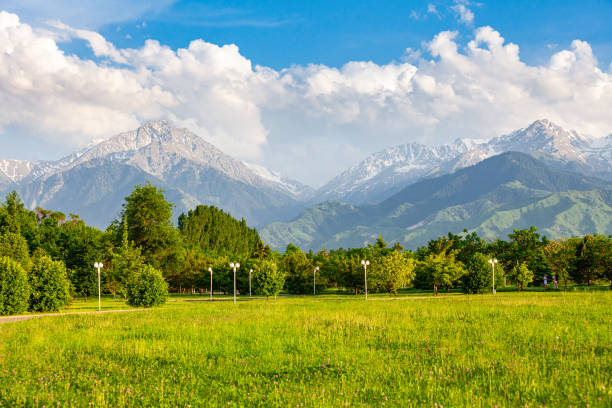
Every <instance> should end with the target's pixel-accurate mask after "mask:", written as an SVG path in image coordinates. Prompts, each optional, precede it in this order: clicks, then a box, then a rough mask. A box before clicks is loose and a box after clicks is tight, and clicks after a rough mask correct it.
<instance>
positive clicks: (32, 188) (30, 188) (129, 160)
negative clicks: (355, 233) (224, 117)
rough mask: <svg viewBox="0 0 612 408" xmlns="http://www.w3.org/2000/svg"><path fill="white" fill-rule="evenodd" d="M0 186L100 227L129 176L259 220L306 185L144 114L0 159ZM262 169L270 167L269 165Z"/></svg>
mask: <svg viewBox="0 0 612 408" xmlns="http://www.w3.org/2000/svg"><path fill="white" fill-rule="evenodd" d="M0 171H1V172H2V173H0V175H2V176H5V177H4V181H3V179H2V178H0V183H2V184H0V187H3V190H5V191H7V190H10V189H16V190H17V191H18V192H19V193H20V195H21V196H22V199H23V200H24V202H25V203H26V205H27V206H28V207H30V208H34V207H36V206H41V207H44V208H52V209H54V210H59V211H63V212H65V213H69V212H73V213H77V214H79V215H81V216H82V217H83V218H84V219H85V220H86V221H88V222H90V223H92V224H93V225H96V226H99V227H105V226H106V225H108V223H109V222H110V221H112V219H114V218H115V217H116V216H117V214H118V213H119V211H120V210H121V205H122V203H123V198H124V197H125V196H126V195H127V194H129V192H130V191H131V190H132V188H133V186H134V185H135V184H142V183H145V182H146V181H151V182H152V183H153V184H155V185H158V186H160V187H162V188H164V189H165V190H166V192H167V195H168V198H169V199H170V201H172V202H174V203H175V204H176V211H175V212H176V213H177V214H178V213H180V212H182V211H184V210H186V209H189V208H193V207H195V206H196V205H197V204H200V203H202V204H212V205H216V206H218V207H221V208H223V209H225V210H226V211H229V212H230V213H231V214H232V215H234V216H236V217H245V218H246V219H247V220H248V221H249V223H251V224H253V225H260V224H263V223H267V222H270V221H273V220H278V219H283V218H286V217H290V216H293V215H295V212H296V211H298V209H300V208H302V207H301V204H300V203H299V201H298V200H299V198H300V196H302V195H306V194H309V193H310V190H309V188H307V187H305V186H303V185H302V184H300V183H298V182H292V181H290V180H286V179H281V178H280V177H276V178H274V177H262V175H261V173H262V172H265V171H266V170H265V169H261V168H259V169H258V171H253V170H252V167H249V166H247V165H246V164H245V163H243V162H241V161H238V160H235V159H233V158H231V157H230V156H228V155H226V154H225V153H223V152H221V151H220V150H219V149H217V148H216V147H215V146H213V145H211V144H210V143H208V142H206V141H205V140H203V139H201V138H200V137H198V136H197V135H195V134H193V133H192V132H190V131H189V130H187V129H178V128H176V127H174V126H172V125H171V124H170V123H169V122H167V121H150V122H147V123H145V124H143V125H142V126H141V127H140V128H138V129H136V130H134V131H130V132H125V133H121V134H119V135H117V136H114V137H112V138H110V139H108V140H105V141H103V142H101V143H98V144H95V145H93V146H91V147H88V148H86V149H83V150H81V151H79V152H77V153H74V154H72V155H69V156H67V157H65V158H62V159H61V160H58V161H43V162H35V163H31V162H23V161H21V162H18V161H8V160H5V161H3V162H0ZM268 173H270V174H272V173H271V172H269V171H268Z"/></svg>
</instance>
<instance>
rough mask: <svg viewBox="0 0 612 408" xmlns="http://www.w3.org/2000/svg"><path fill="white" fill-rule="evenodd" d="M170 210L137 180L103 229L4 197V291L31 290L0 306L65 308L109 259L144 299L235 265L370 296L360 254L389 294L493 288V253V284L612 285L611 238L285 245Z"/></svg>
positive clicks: (201, 215) (255, 281)
mask: <svg viewBox="0 0 612 408" xmlns="http://www.w3.org/2000/svg"><path fill="white" fill-rule="evenodd" d="M172 209H173V205H172V204H171V203H169V202H168V201H167V200H166V199H165V197H164V194H163V191H162V190H160V189H158V188H157V187H155V186H153V185H151V184H149V183H147V184H145V185H142V186H136V187H135V188H134V190H133V191H132V192H131V194H130V195H129V196H128V197H126V198H125V203H124V205H123V209H122V211H121V213H120V214H119V215H118V217H117V218H116V219H115V221H113V223H111V225H109V226H108V228H106V230H104V231H102V230H99V229H97V228H94V227H92V226H88V225H86V224H85V222H84V221H83V220H81V219H80V218H79V217H78V215H75V214H69V215H68V217H66V215H65V214H63V213H61V212H56V211H51V210H45V209H42V208H37V209H35V210H34V211H31V210H28V209H27V208H25V206H24V204H23V202H22V201H21V200H20V198H19V196H18V195H17V193H16V192H12V193H9V194H8V195H7V196H6V199H5V202H4V203H2V205H0V259H1V260H2V261H1V262H0V299H9V298H11V295H10V293H9V292H10V291H13V292H14V291H15V289H11V288H17V287H20V285H21V286H24V289H23V291H22V292H23V293H22V294H21V295H20V297H19V299H20V300H19V301H16V300H15V299H13V300H11V301H10V302H13V303H12V304H17V303H18V304H19V306H10V307H8V306H2V305H6V304H9V303H10V302H9V301H8V300H2V301H0V314H9V313H15V310H17V311H19V312H21V311H24V310H27V309H30V310H57V309H59V308H61V307H63V305H65V304H67V303H68V302H69V301H70V298H71V297H76V296H78V297H84V298H85V299H87V297H88V296H92V295H97V272H96V271H95V270H94V268H93V264H94V262H102V263H103V265H104V267H103V269H102V271H101V280H102V292H103V293H105V294H111V295H113V296H121V297H125V298H128V300H129V301H130V302H131V303H132V304H135V305H143V306H150V305H153V304H158V303H160V302H163V301H164V300H165V296H167V294H166V295H164V293H165V292H167V290H168V289H169V290H170V291H172V292H180V293H186V292H188V293H208V292H209V291H210V272H209V270H212V274H213V291H214V292H224V293H229V292H231V291H232V290H233V271H232V269H231V268H230V266H229V264H230V262H238V263H240V264H241V268H240V271H239V272H238V274H237V287H238V290H239V292H240V293H247V292H248V289H249V281H250V279H249V277H251V281H252V282H251V283H252V286H253V289H254V290H255V292H256V293H260V294H263V295H267V296H274V295H276V294H278V293H279V292H280V291H283V290H284V291H286V292H288V293H293V294H307V293H312V292H313V291H315V290H316V291H317V292H322V291H324V290H326V289H330V288H334V289H336V290H344V291H347V292H351V293H355V294H357V293H362V292H363V291H364V289H365V285H364V284H365V279H364V272H365V271H364V265H362V262H361V261H363V260H368V261H369V263H370V264H369V266H367V268H368V270H367V273H368V290H369V291H378V292H387V293H389V294H396V293H397V291H398V290H400V289H403V288H407V287H415V288H419V289H430V290H433V291H434V293H436V294H437V293H438V291H439V290H450V289H452V288H461V289H462V290H463V291H464V292H466V293H480V292H483V291H485V290H489V289H490V288H491V286H492V273H491V272H492V271H491V268H492V265H491V264H490V262H489V260H493V259H497V260H498V263H497V264H496V265H495V272H496V273H495V275H496V286H503V285H506V284H512V285H516V286H517V287H518V289H519V290H522V289H524V288H526V287H527V286H528V285H542V284H543V282H544V279H545V278H546V279H548V281H549V282H550V283H551V284H552V282H553V281H554V282H558V283H559V285H560V286H561V287H562V288H566V287H567V286H568V285H571V284H589V285H591V284H595V283H597V282H600V281H606V282H610V285H611V286H610V287H611V289H612V238H611V237H609V236H604V235H601V234H593V235H585V236H583V237H574V238H567V239H561V240H549V239H547V238H546V237H545V236H543V235H541V234H540V233H539V232H538V231H537V229H536V228H535V227H531V228H529V229H522V230H515V231H514V232H513V233H512V234H510V235H509V236H508V237H507V239H501V238H500V239H496V240H494V241H491V242H487V241H485V240H484V239H482V238H481V237H479V236H478V235H477V234H476V233H474V232H472V233H468V232H467V231H464V232H463V233H461V234H453V233H449V234H448V235H446V236H442V237H439V238H438V239H435V240H431V241H430V242H429V243H428V244H427V245H424V246H422V247H420V248H418V249H416V250H414V251H411V250H405V249H404V248H402V246H401V245H400V244H399V243H395V244H393V245H387V243H386V242H385V241H384V239H383V238H382V237H379V238H378V239H377V240H376V242H375V243H373V244H369V245H367V246H365V247H362V248H351V249H343V248H340V249H336V250H330V251H328V250H325V249H323V250H320V251H318V252H313V251H308V252H304V251H303V250H302V249H300V248H298V247H296V246H295V245H292V244H289V245H288V246H287V248H286V249H285V251H283V252H280V251H272V250H271V249H270V247H269V246H267V245H265V244H264V243H263V242H262V240H261V239H260V237H259V234H258V233H257V231H256V230H255V229H253V228H249V227H248V226H247V225H246V222H245V221H244V219H243V220H237V219H235V218H233V217H232V216H231V215H230V214H227V213H225V212H224V211H223V210H221V209H218V208H216V207H214V206H204V205H200V206H197V207H196V208H195V209H193V210H190V211H188V212H187V213H185V214H181V215H180V216H179V217H178V225H177V227H175V226H174V225H173V222H172ZM317 268H318V269H317ZM316 269H317V270H316ZM251 271H252V273H251ZM48 275H49V276H53V279H55V281H54V282H55V283H53V284H51V283H50V281H49V279H50V278H49V277H48ZM315 280H316V283H315ZM153 281H154V284H149V283H150V282H153ZM16 282H17V283H16ZM23 282H26V284H23ZM53 285H54V286H53ZM52 286H53V288H59V289H57V291H56V292H57V294H56V295H55V297H54V299H55V300H53V301H48V302H47V303H48V304H49V306H44V307H43V306H39V305H40V304H46V303H45V301H43V300H40V299H39V298H38V297H40V296H43V295H44V296H47V295H49V293H50V292H52V291H49V290H48V288H49V287H52ZM149 287H156V288H157V289H156V291H157V292H156V293H158V295H156V296H155V300H151V299H149V300H146V301H144V300H143V299H145V298H147V296H149V295H150V294H146V293H142V291H143V290H145V289H146V288H149ZM54 290H55V289H54ZM37 296H38V297H37ZM137 296H140V297H139V298H138V297H137ZM147 299H148V298H147ZM15 302H17V303H15Z"/></svg>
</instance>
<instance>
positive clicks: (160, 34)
mask: <svg viewBox="0 0 612 408" xmlns="http://www.w3.org/2000/svg"><path fill="white" fill-rule="evenodd" d="M99 4H100V2H99V1H94V0H80V1H78V0H56V1H54V2H49V1H43V0H5V1H4V2H3V4H2V5H1V6H0V9H4V10H6V11H8V12H11V13H14V14H16V15H17V16H18V17H19V20H20V24H22V25H23V24H27V25H28V26H29V27H31V28H32V29H33V30H34V33H35V35H36V36H38V38H42V37H45V36H48V38H50V39H52V40H53V41H54V42H55V43H56V45H57V47H59V49H60V50H62V51H63V52H64V56H69V55H75V56H76V57H77V61H76V62H75V61H73V60H70V59H68V60H66V61H65V62H66V63H68V64H72V63H75V64H76V66H75V67H74V69H76V70H82V71H83V73H82V76H79V75H80V74H79V75H76V74H75V75H76V76H75V78H76V77H78V78H80V79H79V81H86V79H84V78H91V80H92V81H95V83H96V84H98V85H99V84H101V83H102V82H103V81H106V80H108V78H111V77H112V78H115V79H116V78H117V77H121V78H120V82H119V84H118V85H117V84H114V85H113V84H111V85H109V87H111V88H112V87H113V86H115V85H116V86H118V87H122V88H121V89H136V88H138V89H140V90H141V91H143V92H141V93H140V94H138V96H137V97H135V98H134V101H136V102H134V103H132V104H128V105H125V106H123V105H122V106H119V105H121V103H123V102H117V100H115V99H113V98H114V96H113V95H107V98H106V99H103V98H102V97H101V96H100V92H97V93H95V94H94V93H92V94H91V95H84V93H83V92H82V91H81V90H78V89H75V90H73V92H71V93H69V92H67V91H66V94H62V95H59V94H57V91H55V92H56V93H55V94H51V93H49V94H48V95H46V96H45V98H46V97H49V98H50V100H58V99H62V100H64V106H71V105H72V104H74V106H78V107H82V106H85V107H86V108H87V109H84V113H83V114H82V115H81V116H82V117H83V119H82V120H80V119H79V118H75V117H74V115H72V116H70V113H73V112H74V109H68V108H66V111H67V112H63V111H62V112H58V111H57V109H56V110H50V109H49V108H48V106H49V103H46V104H42V103H41V106H40V112H37V114H36V115H33V116H35V119H33V118H30V117H29V114H30V112H21V111H20V112H14V114H13V115H12V116H10V117H9V115H8V113H7V114H6V115H5V116H6V117H4V118H2V117H0V125H1V126H2V129H3V131H2V132H1V133H0V142H2V143H3V144H4V146H5V152H7V153H6V154H10V155H11V156H12V157H17V158H28V159H53V158H57V157H55V156H59V155H61V154H65V153H68V152H71V151H72V150H74V149H75V148H78V147H80V146H83V145H85V144H86V143H89V142H91V141H92V140H94V139H96V138H99V137H108V136H110V135H111V134H112V133H109V132H114V131H116V130H119V129H121V128H120V127H121V126H124V127H125V126H134V125H136V124H137V123H139V122H140V121H143V120H146V119H151V118H156V117H163V118H169V119H171V120H174V121H175V122H176V123H178V124H180V125H184V126H188V127H192V128H194V130H196V131H198V132H199V133H200V134H201V135H202V136H203V137H205V138H207V139H208V140H210V141H211V142H213V143H214V144H216V145H218V146H219V147H221V148H222V149H224V150H226V151H228V150H231V151H232V152H235V155H236V156H237V157H239V158H243V159H244V160H248V161H253V162H256V163H258V164H263V165H267V166H268V167H271V168H272V169H273V170H276V171H280V172H282V173H284V174H288V175H290V176H292V177H295V178H298V179H300V180H302V181H306V182H308V183H310V184H321V183H322V182H323V181H325V180H324V179H327V178H330V177H332V176H333V175H334V174H335V172H337V171H339V170H341V169H342V168H344V167H346V166H348V165H351V164H354V163H355V162H356V161H358V160H360V159H363V158H364V157H365V156H367V155H368V154H370V153H372V152H374V151H377V150H380V149H382V148H385V147H389V146H392V145H396V144H399V143H406V142H411V141H416V142H422V143H428V144H437V143H443V142H450V141H452V140H453V139H454V138H455V137H484V138H488V137H493V136H496V135H498V134H499V133H500V132H504V131H510V130H512V129H514V128H516V127H519V126H527V125H528V124H529V123H528V122H529V121H531V120H536V119H539V118H540V116H547V117H549V118H551V119H553V120H557V121H560V122H561V123H560V124H561V125H563V126H567V127H571V128H575V129H577V130H579V131H582V132H585V133H588V134H592V135H594V136H603V135H606V134H608V133H610V132H612V123H611V122H610V119H609V118H606V113H605V112H606V111H607V110H606V105H607V106H609V103H608V100H607V99H606V98H607V94H608V93H609V91H610V89H611V88H609V86H610V84H609V83H608V81H609V80H610V78H612V76H611V75H610V72H611V70H612V68H611V65H610V64H611V62H612V24H610V21H612V1H581V2H576V1H560V0H557V1H525V0H518V1H513V2H497V1H496V2H494V1H482V2H471V1H467V0H465V1H464V0H451V1H426V2H421V1H384V2H381V1H347V0H339V1H319V0H313V1H289V0H286V1H266V0H259V1H194V0H189V1H184V0H180V1H173V0H160V1H156V2H151V1H149V0H133V1H130V2H125V1H121V0H107V1H105V2H104V3H103V4H104V6H100V5H99ZM58 22H61V23H62V24H63V25H62V26H59V25H58ZM78 30H81V31H78ZM83 30H84V31H83ZM92 33H93V34H92ZM94 34H95V35H101V36H102V37H103V39H105V40H106V42H104V41H103V40H102V42H100V41H98V44H102V46H103V49H102V48H97V49H96V46H95V45H94V43H92V38H93V37H92V36H94ZM10 35H12V36H16V35H17V34H15V33H14V32H13V33H12V34H10ZM19 35H23V34H19ZM502 37H503V40H499V41H501V43H503V46H504V47H505V46H508V45H509V44H511V45H510V47H507V48H504V51H503V52H502V51H500V52H497V53H495V52H493V51H492V48H493V47H494V45H495V44H497V42H499V41H498V40H497V39H498V38H502ZM11 38H16V37H11ZM198 39H202V40H203V42H202V43H203V44H205V45H204V46H202V47H203V48H205V49H203V48H202V47H200V48H199V49H196V48H198V47H197V44H196V45H194V48H193V49H192V48H191V47H190V44H192V41H194V40H198ZM436 39H437V40H436ZM94 40H95V39H94ZM146 40H155V41H157V42H158V43H159V44H160V47H161V49H157V48H155V47H153V46H152V45H151V44H149V45H148V46H145V41H146ZM576 40H579V41H578V42H576ZM470 42H472V43H474V42H476V44H477V45H476V46H477V47H481V48H482V49H483V50H485V51H487V52H488V51H489V50H490V51H491V52H490V54H491V55H490V56H484V55H480V54H482V53H481V52H480V51H478V50H477V51H474V50H472V51H470V49H469V45H468V44H470ZM24 43H25V42H24V41H20V42H19V44H24ZM30 44H31V46H32V47H36V46H37V45H36V44H39V43H37V42H35V41H32V42H31V43H30ZM232 44H234V45H235V46H237V47H238V49H235V48H227V47H225V48H223V47H222V46H224V45H232ZM512 44H513V45H512ZM164 46H166V47H168V50H170V51H172V52H173V53H174V54H173V55H174V56H175V57H176V58H177V61H175V63H176V64H178V65H177V66H179V65H180V67H181V68H180V70H182V71H181V72H183V74H181V75H178V76H176V77H174V76H173V77H171V76H170V74H169V73H167V72H162V71H163V69H164V67H165V68H167V66H165V65H164V58H168V56H169V55H170V54H168V53H166V52H165V51H164V49H165V48H164ZM449 46H450V49H451V51H452V49H455V48H456V49H457V53H453V52H450V53H449V52H447V51H448V49H449V48H448V47H449ZM514 46H517V50H518V51H517V52H516V54H517V56H516V58H515V57H513V55H514V54H513V52H514V48H513V47H514ZM109 49H112V50H111V51H108V50H109ZM179 49H184V50H186V51H185V52H183V53H181V52H178V51H177V50H179ZM113 50H114V51H113ZM130 50H131V51H130ZM45 52H46V51H45ZM185 54H189V58H193V59H194V61H195V60H197V62H198V63H200V64H202V65H201V67H202V68H201V69H200V71H198V72H204V71H206V67H208V66H211V65H212V66H216V65H215V64H219V67H221V71H223V72H228V67H229V70H230V71H231V70H232V69H234V68H235V69H236V72H239V73H240V81H242V82H240V86H238V87H236V86H235V85H236V84H237V83H238V82H236V76H235V75H233V74H232V75H233V76H232V75H230V76H227V75H225V76H224V74H220V73H219V72H221V71H214V72H212V71H211V73H209V74H206V75H204V74H201V75H200V74H199V73H198V74H194V73H193V72H192V73H190V74H187V72H188V71H189V70H188V67H189V66H190V65H189V64H190V62H189V58H187V57H185ZM506 54H507V55H510V57H507V55H506ZM11 55H13V54H11ZM28 55H38V54H36V53H35V52H29V53H28ZM151 55H157V58H161V59H160V60H157V61H154V59H153V58H150V56H151ZM55 57H57V58H58V59H60V58H62V57H61V56H55ZM55 57H54V58H55ZM464 57H465V58H464ZM466 58H467V59H466ZM491 58H492V59H491ZM505 58H510V59H511V60H512V61H513V62H511V63H510V65H509V66H508V67H509V68H508V72H504V73H503V76H504V78H503V79H501V80H500V83H501V84H503V85H504V86H498V85H499V84H497V83H496V78H495V76H496V75H497V74H498V73H499V72H500V69H501V70H504V67H505V65H504V64H507V63H508V62H507V61H506V60H505ZM464 59H465V61H469V63H470V64H472V68H470V70H471V71H472V72H471V73H469V72H466V70H465V69H464V68H465V64H464V62H462V61H463V60H464ZM86 61H91V62H93V64H95V66H96V69H95V70H94V71H95V72H93V73H92V72H88V73H87V74H85V73H84V72H85V71H86V70H88V69H90V68H91V67H88V65H87V64H86V63H84V62H86ZM351 62H356V64H352V63H351ZM368 62H372V63H373V65H367V63H368ZM6 63H7V64H12V63H14V64H19V63H23V64H25V62H23V60H17V59H16V58H15V60H14V61H11V60H7V61H6ZM489 63H490V64H491V67H490V68H491V69H488V68H487V66H486V65H487V64H489ZM62 64H63V63H60V66H61V65H62ZM228 64H229V65H228ZM245 64H246V65H245ZM248 64H250V67H249V65H248ZM311 64H318V65H320V69H319V68H309V66H311ZM407 64H409V65H407ZM258 65H259V66H263V67H266V69H268V71H266V72H262V71H261V70H258V69H256V68H255V67H256V66H258ZM476 66H477V67H478V72H477V73H476V71H474V70H475V68H474V67H476ZM496 66H498V67H500V68H496V69H497V71H495V69H493V67H496ZM24 69H25V68H24ZM143 69H144V70H145V71H146V72H148V73H149V76H146V75H141V73H142V72H143V71H142V70H143ZM548 69H551V70H552V71H551V72H552V73H553V74H554V75H552V76H553V77H555V75H557V74H558V75H559V77H555V78H553V79H554V81H553V80H551V82H550V83H545V82H546V81H548V79H547V78H548V77H551V75H548V74H546V73H545V72H544V71H545V70H548ZM593 69H596V71H597V72H593ZM26 71H27V69H26ZM58 72H59V71H57V72H56V71H53V73H52V74H49V75H47V76H45V77H44V81H43V80H41V79H40V78H39V77H37V76H36V75H39V74H40V72H39V71H36V72H32V76H31V77H27V74H26V77H27V78H26V82H28V81H29V83H34V84H40V83H44V84H46V85H49V90H51V89H58V88H57V86H56V87H53V86H51V85H50V84H52V83H53V81H59V82H61V83H62V86H61V87H60V88H61V89H62V90H65V89H66V87H65V86H64V85H63V83H64V82H63V81H66V78H65V77H63V76H62V75H60V74H58ZM62 72H64V73H65V72H66V71H62ZM74 72H77V71H74ZM109 73H113V75H107V74H109ZM587 74H588V75H587ZM96 75H100V78H103V79H100V78H98V79H96V77H95V76H96ZM189 75H191V76H192V78H191V79H190V80H191V81H196V86H195V88H197V89H200V91H201V94H193V95H191V96H187V93H189V89H188V88H186V87H185V84H184V83H183V79H184V80H185V81H187V79H185V78H187V77H188V76H189ZM475 75H476V76H475ZM538 75H541V77H539V76H538ZM462 76H465V77H462ZM479 76H482V78H481V77H479ZM272 77H274V78H273V79H272ZM407 78H408V79H410V81H411V82H410V84H408V83H407V82H402V81H404V80H405V81H408V79H407ZM457 78H462V80H460V81H458V80H457ZM489 79H490V81H489ZM1 80H2V78H0V85H1ZM7 80H8V79H7ZM472 80H473V81H474V84H472V86H465V83H466V81H472ZM585 81H586V82H585ZM589 81H590V82H589ZM76 82H77V83H78V81H76ZM369 82H372V83H376V84H378V85H377V86H378V87H374V88H375V89H374V88H372V87H369V84H368V83H369ZM245 84H248V86H247V85H245ZM56 85H57V84H56ZM100 86H101V85H100ZM130 87H132V88H130ZM134 87H135V88H134ZM219 87H220V88H222V89H223V92H221V93H220V92H219V91H218V89H217V90H216V91H215V92H213V93H211V89H213V88H219ZM475 87H482V89H478V91H477V92H476V91H474V88H475ZM158 88H159V89H158ZM280 88H283V91H282V92H281V91H279V89H280ZM371 88H372V89H371ZM565 88H567V89H568V91H567V92H565V93H561V92H560V91H559V89H565ZM587 88H588V89H595V88H596V89H597V92H595V91H594V92H592V93H589V94H588V95H586V96H585V95H583V90H584V89H587ZM11 89H12V88H11ZM106 89H108V87H107V88H106ZM118 89H119V88H118ZM466 89H468V91H466ZM35 90H36V92H39V93H40V92H42V89H41V88H36V89H35ZM49 92H51V91H49ZM130 92H132V91H130ZM34 94H35V92H32V94H31V95H29V94H27V93H26V94H24V93H23V92H22V93H21V94H19V93H17V92H16V93H15V94H14V95H12V96H13V97H14V99H13V101H12V102H11V107H13V106H15V105H19V104H20V103H23V104H24V106H25V105H26V102H28V98H29V97H30V96H31V97H32V99H33V100H36V101H38V100H40V99H41V96H40V95H38V96H37V97H36V98H34V96H33V95H34ZM20 95H21V96H20ZM130 95H132V96H133V95H134V93H133V92H132V93H130ZM200 95H203V96H201V97H200ZM602 95H603V96H602ZM20 98H21V99H20ZM164 98H165V99H164ZM189 98H191V99H189ZM219 98H220V99H219ZM585 98H586V99H585ZM589 98H590V99H589ZM230 100H231V101H233V102H231V101H230ZM279 100H281V101H282V103H280V102H279ZM572 100H574V103H575V104H576V106H574V105H572V103H571V101H572ZM236 101H239V102H236ZM0 103H1V101H0ZM5 103H8V102H5ZM28 103H30V102H28ZM585 103H589V104H591V105H593V106H595V109H591V111H589V112H587V111H585V112H582V111H580V109H577V106H583V105H585ZM52 104H53V103H51V105H52ZM195 105H198V107H197V108H196V107H195ZM281 105H282V106H281ZM491 105H492V106H494V107H495V109H492V110H490V111H486V112H485V110H487V109H489V106H491ZM423 106H426V107H427V108H423ZM534 107H537V109H534ZM0 108H2V106H0ZM32 109H35V108H32ZM568 112H569V113H570V114H568ZM64 114H66V115H69V116H70V117H68V118H63V117H62V115H64ZM89 114H91V115H92V117H91V118H89V117H88V115H89ZM309 115H310V116H309ZM495 115H498V116H499V117H495ZM305 116H307V117H306V118H304V117H305ZM607 116H610V115H609V114H608V115H607ZM236 117H239V118H241V119H243V122H244V123H243V126H242V127H240V126H238V125H236V124H235V123H231V122H236V121H235V118H236ZM16 118H22V119H16ZM492 118H495V119H496V120H495V121H493V120H492ZM109 123H112V124H114V126H111V125H110V124H109ZM121 130H127V129H121ZM245 135H246V136H245ZM322 144H325V145H327V150H328V151H329V152H323V151H320V150H319V147H318V146H320V145H322ZM35 146H43V147H42V148H38V149H37V148H35ZM326 154H327V155H328V156H325V155H326ZM313 155H315V156H316V155H319V156H321V157H323V158H324V159H325V160H324V162H325V164H324V165H319V166H317V167H316V168H314V167H313V168H310V169H309V168H307V167H304V166H302V165H296V164H295V163H296V162H301V161H304V160H308V158H310V157H312V156H313ZM51 156H54V157H51Z"/></svg>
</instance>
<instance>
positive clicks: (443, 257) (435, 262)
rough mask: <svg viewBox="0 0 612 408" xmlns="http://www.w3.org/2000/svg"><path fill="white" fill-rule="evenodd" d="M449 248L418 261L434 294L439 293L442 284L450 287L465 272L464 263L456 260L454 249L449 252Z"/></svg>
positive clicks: (419, 267) (421, 271)
mask: <svg viewBox="0 0 612 408" xmlns="http://www.w3.org/2000/svg"><path fill="white" fill-rule="evenodd" d="M447 250H448V249H444V250H442V251H441V252H440V253H437V254H436V253H431V254H429V255H427V257H426V258H425V259H424V260H423V261H420V262H419V263H418V267H417V269H420V273H421V274H422V275H423V276H424V277H426V279H427V280H428V281H429V282H430V283H431V285H432V286H433V289H434V295H437V294H438V288H439V287H440V286H446V287H447V288H450V287H452V286H453V285H454V283H455V282H456V281H457V280H458V279H459V278H461V276H463V275H464V274H465V268H464V266H463V264H462V263H461V262H459V261H456V260H455V255H454V253H453V251H450V252H449V253H447V252H446V251H447Z"/></svg>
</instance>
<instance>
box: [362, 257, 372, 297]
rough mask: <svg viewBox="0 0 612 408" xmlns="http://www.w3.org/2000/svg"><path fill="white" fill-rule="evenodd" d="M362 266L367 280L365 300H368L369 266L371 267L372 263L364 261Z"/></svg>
mask: <svg viewBox="0 0 612 408" xmlns="http://www.w3.org/2000/svg"><path fill="white" fill-rule="evenodd" d="M361 264H362V265H363V275H364V280H365V300H368V265H370V261H368V260H366V259H362V260H361Z"/></svg>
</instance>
